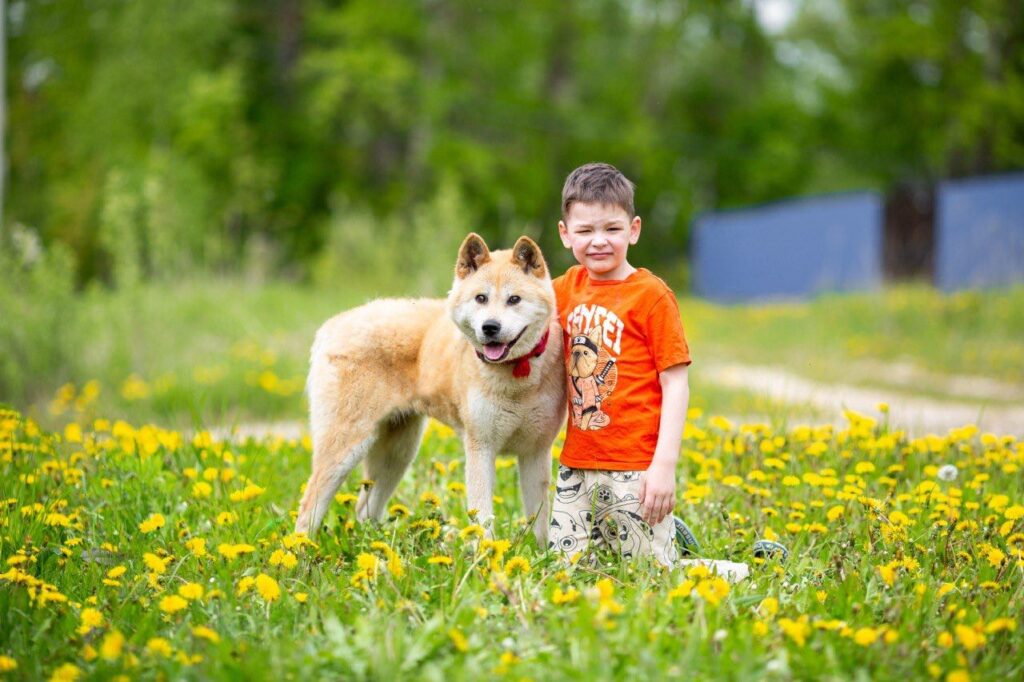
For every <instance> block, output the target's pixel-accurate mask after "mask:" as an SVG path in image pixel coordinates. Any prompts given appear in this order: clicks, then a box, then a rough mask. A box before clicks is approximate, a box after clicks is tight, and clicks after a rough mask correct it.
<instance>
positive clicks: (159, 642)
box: [146, 637, 174, 658]
mask: <svg viewBox="0 0 1024 682" xmlns="http://www.w3.org/2000/svg"><path fill="white" fill-rule="evenodd" d="M146 651H148V652H149V653H150V655H152V656H162V657H164V658H170V657H171V654H173V653H174V649H172V648H171V643H170V642H168V641H167V640H166V639H164V638H163V637H152V638H150V640H149V641H148V642H146Z"/></svg>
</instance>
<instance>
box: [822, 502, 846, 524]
mask: <svg viewBox="0 0 1024 682" xmlns="http://www.w3.org/2000/svg"><path fill="white" fill-rule="evenodd" d="M845 513H846V507H844V506H842V505H840V504H837V505H835V506H834V507H830V508H829V510H828V511H827V512H826V513H825V518H827V519H828V520H829V521H835V520H836V519H838V518H839V517H840V516H842V515H843V514H845Z"/></svg>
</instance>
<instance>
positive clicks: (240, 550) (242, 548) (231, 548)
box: [217, 543, 256, 560]
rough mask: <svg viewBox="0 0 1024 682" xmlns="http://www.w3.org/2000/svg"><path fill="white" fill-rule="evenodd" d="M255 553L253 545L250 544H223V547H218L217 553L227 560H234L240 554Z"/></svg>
mask: <svg viewBox="0 0 1024 682" xmlns="http://www.w3.org/2000/svg"><path fill="white" fill-rule="evenodd" d="M255 551H256V548H255V547H253V546H252V545H249V544H245V543H242V544H238V545H229V544H226V543H225V544H221V545H217V552H218V553H219V554H220V555H221V556H223V557H224V558H225V559H228V560H231V559H234V558H235V557H237V556H238V555H240V554H251V553H252V552H255Z"/></svg>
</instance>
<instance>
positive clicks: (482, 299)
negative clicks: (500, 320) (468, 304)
mask: <svg viewBox="0 0 1024 682" xmlns="http://www.w3.org/2000/svg"><path fill="white" fill-rule="evenodd" d="M476 302H477V303H487V295H486V294H477V295H476Z"/></svg>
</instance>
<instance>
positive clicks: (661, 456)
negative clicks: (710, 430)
mask: <svg viewBox="0 0 1024 682" xmlns="http://www.w3.org/2000/svg"><path fill="white" fill-rule="evenodd" d="M689 372H690V369H689V367H688V366H687V365H673V366H672V367H668V368H666V369H665V371H664V372H660V373H659V374H658V380H659V381H660V382H661V423H660V425H659V427H658V445H657V446H656V447H655V449H654V459H652V460H651V465H650V467H648V468H647V471H645V472H644V473H643V474H642V475H641V477H640V514H641V516H643V519H644V521H646V522H647V524H648V525H651V526H653V525H655V524H658V523H661V520H662V519H664V518H665V517H666V516H667V515H668V514H669V513H670V512H671V511H672V508H673V507H674V506H675V504H676V462H678V461H679V447H680V445H681V443H682V440H683V425H684V424H685V423H686V411H687V408H688V407H689V403H690V380H689Z"/></svg>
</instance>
